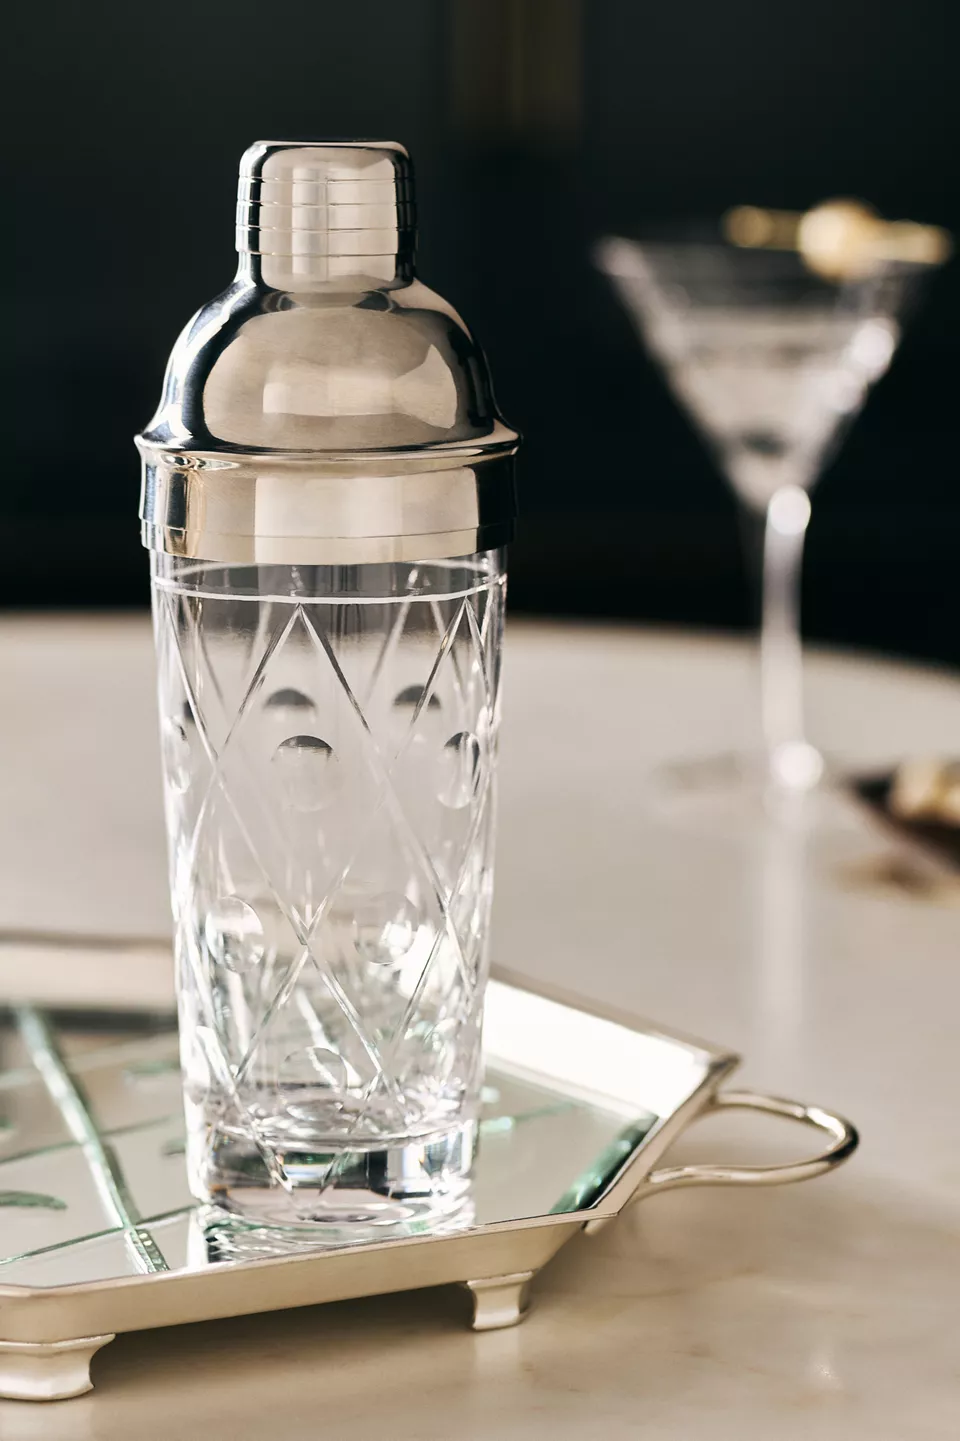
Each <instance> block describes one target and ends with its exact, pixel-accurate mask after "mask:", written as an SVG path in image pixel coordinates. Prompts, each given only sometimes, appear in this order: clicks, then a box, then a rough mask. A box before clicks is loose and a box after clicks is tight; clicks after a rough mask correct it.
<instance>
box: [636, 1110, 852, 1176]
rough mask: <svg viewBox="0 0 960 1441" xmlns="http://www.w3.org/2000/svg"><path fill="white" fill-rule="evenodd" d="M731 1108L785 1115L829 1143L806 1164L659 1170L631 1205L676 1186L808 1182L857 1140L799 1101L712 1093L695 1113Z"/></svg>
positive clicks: (836, 1120)
mask: <svg viewBox="0 0 960 1441" xmlns="http://www.w3.org/2000/svg"><path fill="white" fill-rule="evenodd" d="M734 1108H737V1109H740V1110H746V1111H765V1112H766V1113H767V1114H768V1115H771V1116H785V1117H786V1118H787V1119H788V1120H790V1121H799V1122H801V1124H803V1125H806V1126H812V1127H814V1129H815V1130H818V1131H823V1132H825V1133H826V1134H827V1135H828V1136H829V1137H830V1138H831V1139H830V1144H829V1145H828V1146H827V1148H826V1150H824V1151H821V1152H820V1154H819V1156H814V1157H812V1158H811V1159H810V1160H807V1161H790V1162H788V1163H787V1164H786V1165H783V1166H716V1165H695V1166H664V1167H661V1168H660V1169H659V1170H656V1171H651V1172H650V1174H649V1176H647V1177H646V1178H645V1179H644V1180H643V1181H642V1182H641V1184H640V1186H639V1187H638V1189H637V1190H636V1191H635V1192H634V1194H633V1197H632V1198H631V1199H632V1200H639V1199H640V1198H641V1197H643V1196H648V1195H649V1194H650V1192H651V1191H672V1190H674V1189H675V1188H677V1187H678V1186H783V1185H786V1184H788V1183H789V1182H791V1181H809V1180H811V1179H812V1178H813V1177H814V1176H822V1175H823V1174H824V1172H825V1171H832V1170H833V1169H834V1167H835V1166H840V1165H842V1164H843V1162H844V1161H846V1160H848V1159H849V1157H850V1156H852V1155H853V1153H854V1151H855V1150H856V1149H857V1146H858V1145H859V1144H860V1138H859V1136H858V1135H857V1132H856V1130H855V1128H854V1127H853V1126H851V1124H850V1122H849V1121H845V1120H844V1119H843V1117H842V1116H834V1115H832V1114H831V1113H830V1112H829V1111H824V1110H822V1109H821V1108H820V1107H819V1106H804V1105H802V1104H801V1103H800V1102H799V1101H785V1100H783V1099H782V1098H781V1097H779V1096H764V1095H762V1094H760V1093H759V1092H757V1091H718V1092H717V1094H716V1095H715V1096H714V1097H713V1099H712V1100H711V1102H710V1104H709V1106H707V1107H706V1108H705V1110H704V1111H703V1112H702V1113H701V1114H702V1115H703V1116H709V1115H710V1113H711V1111H725V1110H732V1109H734Z"/></svg>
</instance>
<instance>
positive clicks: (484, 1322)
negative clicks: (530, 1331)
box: [464, 1271, 534, 1331]
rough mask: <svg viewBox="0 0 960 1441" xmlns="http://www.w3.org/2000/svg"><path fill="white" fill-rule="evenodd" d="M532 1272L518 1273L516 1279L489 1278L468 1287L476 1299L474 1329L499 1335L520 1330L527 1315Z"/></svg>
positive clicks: (474, 1282) (511, 1277)
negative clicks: (515, 1328)
mask: <svg viewBox="0 0 960 1441" xmlns="http://www.w3.org/2000/svg"><path fill="white" fill-rule="evenodd" d="M533 1276H534V1273H533V1272H532V1271H516V1272H514V1274H513V1275H512V1276H487V1277H485V1278H484V1280H482V1281H467V1282H465V1283H464V1284H465V1285H466V1287H467V1290H468V1291H469V1292H470V1293H471V1295H472V1296H473V1329H474V1330H475V1331H499V1330H501V1329H502V1328H503V1327H504V1326H516V1325H517V1324H518V1323H519V1322H520V1321H522V1320H523V1318H524V1316H525V1315H526V1313H527V1304H528V1297H529V1292H530V1282H531V1281H532V1280H533Z"/></svg>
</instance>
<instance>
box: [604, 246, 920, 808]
mask: <svg viewBox="0 0 960 1441" xmlns="http://www.w3.org/2000/svg"><path fill="white" fill-rule="evenodd" d="M597 263H598V265H599V267H600V269H601V270H603V271H604V272H605V273H606V274H607V275H608V276H609V277H610V278H611V280H612V281H613V283H614V285H615V287H616V289H617V291H618V293H619V295H620V297H621V299H622V301H623V303H624V306H625V307H626V309H627V311H628V313H629V314H630V316H631V317H632V319H633V320H634V321H635V323H636V324H637V326H638V328H639V330H640V331H641V333H642V336H643V338H644V339H645V341H646V344H647V346H648V348H649V350H650V352H651V353H652V355H653V356H654V358H655V359H656V360H658V361H659V363H660V365H661V366H662V368H663V370H664V372H665V374H666V376H667V378H668V381H669V383H670V385H671V388H672V389H673V392H674V394H675V395H676V396H677V398H678V399H679V400H680V401H681V402H682V403H683V405H684V406H685V408H686V409H687V411H688V413H689V414H690V416H691V418H692V419H693V420H694V421H695V423H696V425H697V427H698V428H699V430H700V432H701V434H702V435H703V437H704V439H705V440H706V442H707V444H708V446H709V447H710V449H711V450H712V451H713V453H714V455H715V457H716V459H717V461H718V463H719V466H720V468H721V470H722V472H723V474H724V475H725V476H726V478H727V480H728V481H729V482H730V485H731V486H732V488H733V490H734V492H735V494H736V496H737V499H738V500H739V502H740V504H741V507H742V509H743V511H744V512H745V517H746V519H747V520H748V522H749V523H750V528H751V529H753V530H756V531H759V533H760V538H761V545H760V546H753V547H751V549H752V550H759V551H760V552H761V553H762V567H761V575H760V577H759V580H760V584H759V591H760V597H761V606H760V611H761V624H760V665H759V670H760V744H759V747H757V748H756V750H755V752H754V753H745V754H744V755H737V756H733V757H729V756H725V757H717V758H706V759H705V760H704V761H701V762H700V763H697V764H694V765H689V766H680V767H674V768H672V777H673V784H674V788H676V787H679V788H680V790H681V792H686V793H690V792H692V793H694V794H699V795H702V796H705V797H707V798H709V799H710V800H711V801H715V800H717V799H718V798H726V797H732V798H733V799H734V800H736V801H738V802H739V801H741V800H743V799H744V798H747V799H748V800H749V801H750V802H751V805H752V803H753V802H754V801H757V800H759V801H760V802H761V804H762V805H763V807H764V808H765V809H771V808H773V809H776V808H777V807H778V806H780V807H782V806H789V805H794V804H795V803H796V802H797V801H798V800H800V799H802V798H803V797H804V796H806V795H808V794H809V793H811V792H813V791H815V790H816V788H817V787H819V785H820V783H821V781H822V779H823V777H824V761H823V757H822V756H821V754H820V752H819V751H818V750H817V749H816V747H815V746H814V745H812V744H811V742H810V740H809V739H808V737H807V734H806V729H805V724H804V705H803V660H802V652H801V635H800V606H799V583H800V570H801V564H802V558H803V545H804V538H805V535H806V531H807V526H808V523H809V520H810V491H811V490H812V488H813V486H814V484H815V483H816V480H817V478H818V476H819V475H820V473H821V471H822V469H823V466H824V463H825V461H826V460H827V458H828V457H829V455H830V454H831V452H832V451H833V450H834V449H835V448H836V447H837V445H838V443H839V441H840V440H841V438H842V436H843V435H844V433H845V431H846V428H847V427H848V426H849V425H850V423H851V421H852V420H853V419H854V418H855V417H856V415H857V414H858V412H859V410H860V408H861V406H862V405H863V402H864V399H865V398H866V395H867V391H868V390H869V388H870V386H871V385H872V384H873V383H874V382H875V381H876V380H877V379H879V377H880V376H881V375H882V374H883V373H884V371H885V370H886V369H887V367H888V365H889V364H890V361H891V359H892V358H893V354H894V351H895V349H896V346H897V342H898V340H899V335H900V331H899V324H898V317H899V316H900V315H901V313H902V310H903V306H904V302H905V301H906V299H907V297H908V294H909V293H910V292H911V290H912V289H913V285H914V282H915V280H916V278H917V276H918V275H919V273H920V272H921V269H922V268H923V267H921V266H919V265H915V264H905V263H902V262H896V261H884V262H878V263H876V264H875V265H872V266H871V268H870V271H869V273H868V274H861V275H859V276H856V277H850V278H846V279H844V278H827V277H824V276H822V275H818V274H816V273H814V272H813V271H811V269H810V268H809V267H808V265H807V264H806V263H805V262H804V259H803V258H802V256H801V255H800V254H799V253H798V252H796V251H779V250H777V251H774V250H765V249H747V248H741V247H739V246H737V245H734V244H724V243H721V242H719V241H717V242H710V243H699V242H696V241H672V242H670V243H639V242H635V241H630V240H624V239H618V238H609V239H606V240H604V241H602V242H601V243H600V245H599V247H598V250H597Z"/></svg>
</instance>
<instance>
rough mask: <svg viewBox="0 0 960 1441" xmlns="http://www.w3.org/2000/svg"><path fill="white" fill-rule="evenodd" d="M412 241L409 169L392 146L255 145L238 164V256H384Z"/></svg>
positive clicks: (406, 250) (407, 253)
mask: <svg viewBox="0 0 960 1441" xmlns="http://www.w3.org/2000/svg"><path fill="white" fill-rule="evenodd" d="M415 239H416V215H415V208H414V193H413V166H412V163H411V160H410V156H409V155H408V153H407V151H406V150H405V148H404V147H403V146H402V145H399V144H398V143H397V142H396V141H392V140H382V141H380V140H377V141H374V140H370V141H366V140H358V141H344V142H337V143H334V144H323V145H321V144H317V143H315V142H312V141H306V140H258V141H256V142H255V143H254V144H253V145H251V146H250V147H249V149H248V150H247V151H245V153H244V155H243V157H242V159H241V161H240V180H239V185H238V191H237V250H238V251H239V252H240V254H241V255H261V256H285V257H286V256H297V257H304V258H306V257H317V258H318V259H321V260H322V259H323V258H325V257H350V256H353V257H356V256H390V257H397V256H399V257H401V258H403V259H409V258H410V257H411V256H412V254H413V249H414V243H415Z"/></svg>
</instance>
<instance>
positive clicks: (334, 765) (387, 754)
mask: <svg viewBox="0 0 960 1441" xmlns="http://www.w3.org/2000/svg"><path fill="white" fill-rule="evenodd" d="M414 242H415V212H414V194H413V172H412V167H411V163H410V159H409V156H408V155H407V152H406V151H405V150H404V148H403V147H402V146H400V145H397V144H393V143H379V142H378V143H367V142H349V143H341V142H338V143H336V144H330V145H325V144H316V143H313V142H300V141H283V142H272V141H271V142H261V143H257V144H255V145H253V146H251V148H250V149H249V150H248V151H247V152H246V154H245V155H244V157H243V160H242V162H241V168H240V183H239V200H238V205H237V250H238V251H239V254H240V263H239V269H238V271H237V275H236V279H235V280H234V281H233V283H232V284H231V285H230V286H229V288H228V289H227V290H225V291H224V292H223V294H222V295H220V296H218V297H217V298H216V299H215V300H213V301H211V303H210V304H209V305H206V306H204V308H203V309H202V310H200V311H199V313H198V314H197V315H196V316H195V317H194V319H193V320H191V321H190V322H189V324H188V325H187V327H186V329H185V330H184V331H183V333H182V335H181V336H180V339H179V340H178V341H177V343H176V345H175V347H174V350H173V353H172V355H171V358H170V362H169V365H168V369H167V374H166V379H165V383H164V388H163V398H162V400H161V403H160V407H159V409H158V411H157V413H156V415H155V417H154V419H153V420H152V422H151V423H150V425H149V427H148V428H147V429H146V430H145V431H144V433H143V434H142V435H140V436H139V437H138V438H137V445H138V448H139V450H140V454H141V457H142V461H143V489H142V500H141V518H142V523H143V540H144V544H145V545H146V546H147V547H148V548H149V550H150V552H151V566H152V578H153V610H154V623H155V634H156V646H157V660H158V671H159V695H160V726H161V739H162V753H163V771H164V781H165V796H166V819H167V827H168V833H169V843H170V887H171V896H172V906H173V915H174V928H175V944H176V964H177V984H178V995H179V1011H180V1031H181V1049H182V1064H183V1075H184V1094H185V1107H186V1117H187V1161H188V1169H189V1175H190V1182H191V1187H192V1189H193V1192H194V1194H195V1195H196V1196H197V1197H198V1198H199V1199H202V1200H204V1201H206V1202H208V1203H212V1204H214V1205H215V1206H217V1207H220V1208H222V1210H225V1211H227V1212H235V1213H239V1215H240V1216H245V1217H248V1218H251V1219H252V1220H253V1221H255V1222H257V1223H266V1224H268V1225H289V1224H294V1225H297V1224H302V1223H311V1224H312V1223H321V1224H323V1225H325V1226H326V1227H327V1233H328V1234H330V1235H333V1236H334V1237H339V1236H341V1235H346V1236H350V1237H360V1236H362V1235H365V1234H367V1233H368V1232H370V1233H371V1234H378V1235H382V1234H389V1232H390V1230H391V1228H395V1227H398V1226H399V1227H407V1226H409V1224H411V1223H413V1224H415V1225H419V1224H420V1223H426V1224H432V1223H438V1224H439V1223H443V1224H447V1222H448V1221H451V1222H452V1223H453V1224H456V1223H457V1222H456V1218H457V1217H458V1216H462V1215H463V1214H464V1208H465V1207H468V1206H469V1175H470V1168H471V1163H472V1159H473V1155H474V1150H475V1146H476V1137H477V1106H478V1092H479V1083H480V1036H481V1024H482V1014H483V997H484V987H485V983H486V975H487V964H488V942H489V925H490V904H491V889H492V878H493V870H492V860H493V856H492V847H493V830H494V815H495V781H496V762H497V730H498V722H499V693H500V653H501V637H502V629H503V606H504V590H505V569H504V551H503V547H504V546H505V544H506V542H507V541H508V540H509V539H510V536H511V532H512V526H513V518H514V487H513V456H514V452H515V450H516V448H517V443H518V437H517V435H516V433H515V432H514V431H512V430H510V429H509V428H508V427H507V426H506V425H505V424H504V422H503V420H502V419H501V417H500V415H499V414H498V411H497V407H496V404H495V401H494V397H493V392H492V389H491V385H490V378H489V373H488V370H487V366H486V363H485V361H484V358H483V355H482V353H481V352H480V350H479V349H478V347H477V345H476V344H475V342H474V341H473V339H472V338H471V336H470V333H469V331H468V330H467V329H466V327H465V326H464V324H463V322H462V321H461V319H460V317H459V316H458V315H457V313H456V311H455V310H454V309H453V308H452V306H450V305H449V304H448V303H447V302H446V301H445V300H443V299H441V298H440V297H439V296H438V295H436V294H434V292H432V291H431V290H429V289H427V287H426V286H425V285H423V284H422V283H421V282H420V281H419V280H418V279H417V278H416V275H415V272H414ZM371 1228H373V1229H372V1230H371Z"/></svg>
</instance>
